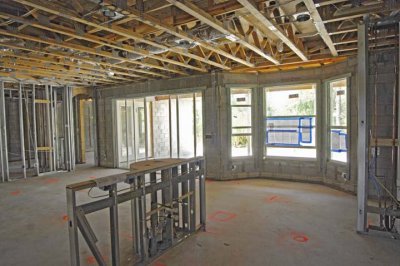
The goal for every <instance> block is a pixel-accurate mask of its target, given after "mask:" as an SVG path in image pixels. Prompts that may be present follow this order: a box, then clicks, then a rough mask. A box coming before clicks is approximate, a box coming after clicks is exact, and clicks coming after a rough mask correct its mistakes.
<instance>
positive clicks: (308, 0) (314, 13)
mask: <svg viewBox="0 0 400 266" xmlns="http://www.w3.org/2000/svg"><path fill="white" fill-rule="evenodd" d="M303 2H304V4H305V5H306V7H307V9H308V11H310V15H311V18H312V19H313V21H314V25H315V27H316V28H317V31H318V33H319V35H320V36H321V38H322V39H323V40H324V42H325V44H326V45H327V46H328V48H329V51H330V52H331V54H332V55H333V56H338V52H337V51H336V48H335V45H334V44H333V42H332V39H331V37H330V36H329V33H328V31H327V30H326V27H325V24H324V22H323V20H322V18H321V16H320V14H319V12H318V10H317V7H316V6H315V4H314V1H313V0H303Z"/></svg>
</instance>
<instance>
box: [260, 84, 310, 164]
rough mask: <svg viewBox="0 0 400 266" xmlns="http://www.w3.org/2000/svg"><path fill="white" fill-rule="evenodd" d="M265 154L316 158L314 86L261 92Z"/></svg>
mask: <svg viewBox="0 0 400 266" xmlns="http://www.w3.org/2000/svg"><path fill="white" fill-rule="evenodd" d="M265 103H266V108H265V115H266V117H265V125H266V132H265V145H266V147H265V154H266V155H267V156H281V157H305V158H316V149H304V148H302V147H315V145H316V134H315V129H316V118H315V115H316V85H315V84H296V85H290V86H277V87H271V88H266V89H265Z"/></svg>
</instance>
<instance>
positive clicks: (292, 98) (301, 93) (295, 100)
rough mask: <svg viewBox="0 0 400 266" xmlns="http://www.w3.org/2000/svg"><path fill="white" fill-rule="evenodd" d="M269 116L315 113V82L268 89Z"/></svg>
mask: <svg viewBox="0 0 400 266" xmlns="http://www.w3.org/2000/svg"><path fill="white" fill-rule="evenodd" d="M265 96H266V98H265V99H266V101H265V102H266V105H267V106H266V115H267V116H299V115H315V110H316V101H315V84H300V85H292V86H285V87H273V88H267V89H266V94H265Z"/></svg>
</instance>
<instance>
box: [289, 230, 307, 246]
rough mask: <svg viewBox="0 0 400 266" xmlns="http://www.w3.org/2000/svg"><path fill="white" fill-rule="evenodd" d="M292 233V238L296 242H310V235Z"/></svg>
mask: <svg viewBox="0 0 400 266" xmlns="http://www.w3.org/2000/svg"><path fill="white" fill-rule="evenodd" d="M291 235H292V239H293V240H294V241H296V242H300V243H305V242H308V236H306V235H304V234H299V233H296V232H292V233H291Z"/></svg>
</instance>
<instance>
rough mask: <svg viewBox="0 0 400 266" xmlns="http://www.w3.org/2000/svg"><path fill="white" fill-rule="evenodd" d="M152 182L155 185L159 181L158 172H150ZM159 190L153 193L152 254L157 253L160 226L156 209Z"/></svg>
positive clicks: (151, 220)
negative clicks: (158, 227) (158, 228)
mask: <svg viewBox="0 0 400 266" xmlns="http://www.w3.org/2000/svg"><path fill="white" fill-rule="evenodd" d="M150 183H151V185H152V186H153V185H155V184H156V183H157V173H156V172H152V173H150ZM157 200H158V199H157V191H154V192H152V193H151V210H152V211H154V212H153V213H152V214H151V218H150V222H151V243H150V256H154V255H156V253H157V226H158V212H157V211H156V209H157V208H158V201H157Z"/></svg>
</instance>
